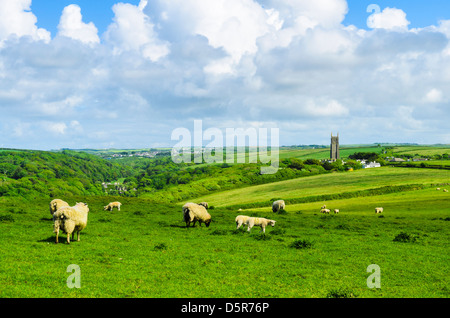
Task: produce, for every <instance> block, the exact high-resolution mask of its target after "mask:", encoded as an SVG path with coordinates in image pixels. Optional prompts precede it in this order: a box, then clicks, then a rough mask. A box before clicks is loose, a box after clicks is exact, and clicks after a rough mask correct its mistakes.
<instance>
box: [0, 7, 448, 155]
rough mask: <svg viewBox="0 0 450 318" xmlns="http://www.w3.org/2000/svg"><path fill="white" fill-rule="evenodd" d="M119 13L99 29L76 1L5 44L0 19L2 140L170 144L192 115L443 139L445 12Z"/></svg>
mask: <svg viewBox="0 0 450 318" xmlns="http://www.w3.org/2000/svg"><path fill="white" fill-rule="evenodd" d="M11 2H14V1H11ZM11 2H9V1H6V2H4V0H0V6H1V5H3V6H4V8H6V7H5V3H8V6H9V7H8V11H11V12H12V13H11V15H17V16H21V15H22V14H24V16H25V17H27V20H28V22H31V23H32V25H34V27H36V20H35V17H34V20H33V17H32V16H33V14H32V13H31V12H30V11H29V10H28V9H26V5H27V4H28V5H29V3H30V1H23V0H20V1H17V2H16V3H19V2H20V3H22V7H20V6H16V7H14V8H13V7H12V6H10V4H9V3H11ZM0 8H1V7H0ZM24 8H25V9H24ZM112 11H113V13H114V17H113V20H112V21H111V24H110V25H109V27H108V28H107V30H106V32H105V33H103V34H100V35H99V34H98V31H97V29H96V28H95V26H94V25H93V24H92V23H85V22H83V18H82V15H81V11H80V8H79V7H77V6H74V5H72V6H68V7H66V9H65V10H64V11H63V13H62V14H61V23H60V29H59V33H58V35H57V36H55V37H54V38H53V39H50V38H47V41H42V40H41V39H40V38H39V37H38V36H37V33H36V32H37V28H36V29H35V30H34V31H28V36H16V39H15V40H14V41H10V40H9V39H10V37H12V36H13V35H12V34H13V33H11V30H12V27H9V26H4V25H2V24H1V23H2V22H1V19H0V41H2V39H3V40H4V42H3V46H0V111H1V113H2V116H1V117H0V134H1V135H2V136H5V137H4V138H5V140H7V142H6V143H5V142H2V144H5V146H11V147H25V148H27V147H28V148H42V149H49V148H56V147H58V146H59V147H77V148H80V147H106V146H110V145H114V146H115V147H148V146H156V145H158V146H161V145H166V146H167V145H171V144H172V141H171V140H170V137H171V132H172V130H173V129H175V128H178V127H186V128H188V129H190V128H191V126H192V124H193V121H194V120H195V119H203V120H204V124H205V126H206V125H207V126H208V128H214V127H215V128H219V129H225V128H232V127H233V128H234V127H235V128H239V127H242V128H245V127H257V126H258V127H259V126H264V127H268V128H270V127H274V126H276V127H279V128H280V138H281V140H280V143H281V144H285V145H289V144H313V143H328V142H329V135H330V131H331V130H332V131H333V132H334V131H339V132H340V136H341V138H342V140H343V142H345V143H365V142H369V143H370V142H381V141H392V142H395V141H409V142H415V140H414V138H419V137H420V138H421V139H420V140H422V141H427V142H429V143H434V142H446V141H448V134H443V133H442V131H441V130H442V129H437V128H434V127H444V126H445V125H446V124H447V122H448V120H450V117H449V113H448V100H447V96H446V95H445V92H446V89H447V87H448V86H449V84H450V75H449V74H450V53H449V52H450V45H449V39H450V31H449V30H450V22H449V21H441V22H440V23H439V25H437V26H434V27H433V26H430V27H427V28H421V29H408V26H409V22H408V20H407V19H406V14H405V12H403V11H402V10H400V9H391V8H385V9H384V10H382V11H381V10H380V12H379V13H376V14H374V15H372V16H371V20H370V21H371V23H372V24H371V28H370V30H362V29H358V28H357V27H355V26H344V25H343V21H344V18H345V15H346V14H347V12H348V6H347V2H346V1H345V0H320V1H309V0H297V1H291V0H282V1H278V0H209V1H202V0H183V1H182V0H173V1H163V0H152V1H146V0H141V1H140V3H139V5H131V4H128V3H127V4H125V3H117V4H115V5H114V6H113V7H112ZM1 12H2V11H1V10H0V15H1ZM377 14H378V15H377ZM2 32H3V33H2ZM33 32H35V33H33ZM5 34H6V35H5ZM32 34H34V35H35V36H34V37H33V36H32ZM100 39H101V40H100ZM86 44H88V45H86ZM205 128H206V127H205ZM136 132H139V133H136ZM398 136H407V137H405V138H408V140H405V139H403V140H399V139H398V138H399V137H398ZM402 138H403V137H402Z"/></svg>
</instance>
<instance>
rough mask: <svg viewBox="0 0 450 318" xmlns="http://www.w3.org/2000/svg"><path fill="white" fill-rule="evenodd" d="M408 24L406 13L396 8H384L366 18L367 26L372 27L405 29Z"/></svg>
mask: <svg viewBox="0 0 450 318" xmlns="http://www.w3.org/2000/svg"><path fill="white" fill-rule="evenodd" d="M409 24H410V22H409V21H408V20H407V19H406V13H405V12H404V11H403V10H400V9H396V8H389V7H388V8H385V9H384V10H383V11H382V12H378V13H374V14H372V15H370V16H369V17H368V18H367V26H368V27H369V28H372V29H387V30H392V29H403V30H407V29H408V25H409Z"/></svg>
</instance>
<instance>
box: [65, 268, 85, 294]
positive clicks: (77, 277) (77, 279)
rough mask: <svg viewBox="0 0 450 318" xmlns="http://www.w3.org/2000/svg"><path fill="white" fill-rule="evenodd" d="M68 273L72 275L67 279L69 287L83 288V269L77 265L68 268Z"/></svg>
mask: <svg viewBox="0 0 450 318" xmlns="http://www.w3.org/2000/svg"><path fill="white" fill-rule="evenodd" d="M66 271H67V272H68V273H72V274H71V275H69V277H68V278H67V287H69V288H81V269H80V266H78V265H76V264H71V265H69V266H67V270H66Z"/></svg>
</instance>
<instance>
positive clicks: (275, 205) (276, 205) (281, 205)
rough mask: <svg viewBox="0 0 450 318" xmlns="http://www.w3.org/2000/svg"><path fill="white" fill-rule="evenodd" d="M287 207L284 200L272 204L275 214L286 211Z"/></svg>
mask: <svg viewBox="0 0 450 318" xmlns="http://www.w3.org/2000/svg"><path fill="white" fill-rule="evenodd" d="M285 207H286V204H285V203H284V200H278V201H275V202H273V203H272V211H273V212H274V213H277V212H279V211H280V210H284V208H285Z"/></svg>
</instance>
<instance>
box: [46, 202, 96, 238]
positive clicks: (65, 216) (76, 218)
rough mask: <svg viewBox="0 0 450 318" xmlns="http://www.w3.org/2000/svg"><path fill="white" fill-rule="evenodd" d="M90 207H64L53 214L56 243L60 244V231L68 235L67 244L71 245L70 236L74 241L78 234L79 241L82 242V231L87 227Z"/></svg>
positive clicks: (84, 205) (79, 204)
mask: <svg viewBox="0 0 450 318" xmlns="http://www.w3.org/2000/svg"><path fill="white" fill-rule="evenodd" d="M88 213H89V207H88V205H87V204H86V203H82V202H80V203H77V204H76V205H75V206H73V207H69V206H67V207H62V208H60V209H59V210H58V211H56V212H55V214H53V223H54V224H53V227H54V230H53V231H54V233H56V243H58V237H59V230H62V231H63V232H64V233H67V243H68V244H70V234H72V240H73V236H74V234H75V232H77V241H78V242H79V241H80V231H82V230H84V228H85V227H86V225H87V219H88Z"/></svg>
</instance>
